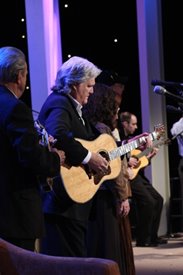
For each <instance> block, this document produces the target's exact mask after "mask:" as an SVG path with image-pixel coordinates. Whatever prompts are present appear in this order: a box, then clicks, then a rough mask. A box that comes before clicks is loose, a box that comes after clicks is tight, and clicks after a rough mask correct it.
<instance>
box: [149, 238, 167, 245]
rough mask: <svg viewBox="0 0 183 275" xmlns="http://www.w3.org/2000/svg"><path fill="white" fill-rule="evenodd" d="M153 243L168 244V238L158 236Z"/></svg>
mask: <svg viewBox="0 0 183 275" xmlns="http://www.w3.org/2000/svg"><path fill="white" fill-rule="evenodd" d="M152 243H154V244H156V245H161V244H167V243H168V241H167V240H166V239H163V238H157V239H156V240H155V241H153V242H152Z"/></svg>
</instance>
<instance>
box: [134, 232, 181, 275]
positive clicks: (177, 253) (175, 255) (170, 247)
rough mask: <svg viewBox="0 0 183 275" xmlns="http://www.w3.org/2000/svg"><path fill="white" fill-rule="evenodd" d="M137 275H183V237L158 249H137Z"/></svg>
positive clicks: (135, 248) (135, 251) (173, 239)
mask: <svg viewBox="0 0 183 275" xmlns="http://www.w3.org/2000/svg"><path fill="white" fill-rule="evenodd" d="M133 251H134V257H135V267H136V275H169V274H171V275H183V236H182V237H179V238H169V239H168V243H167V244H164V245H160V246H157V247H148V248H147V247H135V244H134V243H133Z"/></svg>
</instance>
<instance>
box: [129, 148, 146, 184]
mask: <svg viewBox="0 0 183 275" xmlns="http://www.w3.org/2000/svg"><path fill="white" fill-rule="evenodd" d="M141 152H142V151H141V150H138V149H134V150H132V151H131V154H130V155H131V156H132V157H133V156H134V157H137V158H138V155H139V154H141ZM138 159H139V164H138V166H137V167H135V168H129V169H128V172H129V178H130V180H133V179H134V178H135V177H136V175H137V174H138V172H139V170H140V169H142V168H144V167H146V166H147V165H148V164H149V160H148V159H147V157H146V156H142V157H140V158H138Z"/></svg>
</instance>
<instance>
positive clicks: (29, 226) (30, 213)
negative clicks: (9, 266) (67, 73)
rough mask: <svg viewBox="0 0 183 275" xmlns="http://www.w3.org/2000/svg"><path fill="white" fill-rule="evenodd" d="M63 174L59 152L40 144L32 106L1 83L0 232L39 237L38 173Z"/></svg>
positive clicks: (13, 235) (40, 210)
mask: <svg viewBox="0 0 183 275" xmlns="http://www.w3.org/2000/svg"><path fill="white" fill-rule="evenodd" d="M58 174H60V159H59V157H58V155H57V154H56V153H50V152H49V151H48V149H47V148H44V147H42V146H41V145H39V141H38V135H37V132H36V130H35V128H34V122H33V118H32V113H31V110H30V109H29V108H28V107H27V106H26V105H25V104H24V103H23V102H22V101H21V100H19V99H17V98H16V97H15V96H14V95H13V94H12V93H11V92H10V91H9V90H8V89H6V88H5V87H3V86H0V236H1V237H3V236H4V237H9V238H37V237H40V236H41V235H42V232H43V229H44V227H43V214H42V206H41V198H40V191H39V184H38V176H39V175H42V176H54V175H58Z"/></svg>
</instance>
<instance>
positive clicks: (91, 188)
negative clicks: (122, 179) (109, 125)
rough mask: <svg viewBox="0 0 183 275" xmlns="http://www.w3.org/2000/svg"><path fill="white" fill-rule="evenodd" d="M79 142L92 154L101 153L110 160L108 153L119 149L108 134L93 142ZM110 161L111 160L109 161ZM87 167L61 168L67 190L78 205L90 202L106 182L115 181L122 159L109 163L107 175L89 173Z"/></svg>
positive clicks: (80, 140)
mask: <svg viewBox="0 0 183 275" xmlns="http://www.w3.org/2000/svg"><path fill="white" fill-rule="evenodd" d="M76 140H78V141H79V142H80V143H81V144H82V145H83V146H84V147H85V148H87V149H88V150H89V151H91V152H95V153H97V152H98V153H100V154H101V155H102V156H104V157H106V159H108V152H110V151H112V150H113V149H115V148H117V145H116V142H115V141H114V139H113V137H111V136H110V135H108V134H101V135H100V136H99V137H98V138H97V139H95V140H93V141H87V140H82V139H76ZM108 160H109V159H108ZM87 170H88V169H87V166H85V165H82V166H71V167H69V166H67V165H64V166H62V167H61V177H62V179H63V184H64V187H65V190H66V192H67V194H68V195H69V197H70V198H71V199H72V200H73V201H75V202H78V203H85V202H87V201H89V200H90V199H91V198H92V197H93V196H94V195H95V193H96V192H97V190H98V189H99V187H100V186H101V184H102V183H103V182H104V181H105V180H111V179H115V178H116V177H117V176H118V175H119V173H120V171H121V158H120V157H119V158H116V159H113V160H111V161H109V169H108V173H107V174H106V175H101V174H100V173H98V174H97V173H93V174H92V173H89V171H87Z"/></svg>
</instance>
